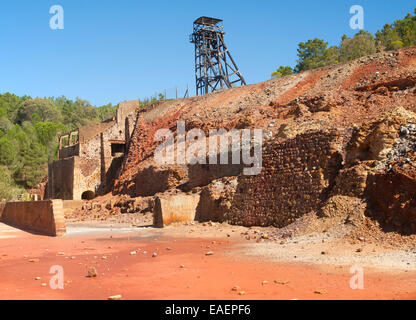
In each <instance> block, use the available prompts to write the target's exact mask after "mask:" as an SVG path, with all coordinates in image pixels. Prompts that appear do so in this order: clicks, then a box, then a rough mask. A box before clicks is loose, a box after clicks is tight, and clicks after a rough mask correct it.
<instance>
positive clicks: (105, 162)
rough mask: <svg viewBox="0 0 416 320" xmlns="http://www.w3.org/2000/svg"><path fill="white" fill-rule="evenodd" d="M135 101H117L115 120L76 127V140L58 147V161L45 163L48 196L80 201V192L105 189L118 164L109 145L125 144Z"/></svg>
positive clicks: (119, 159)
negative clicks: (47, 165)
mask: <svg viewBox="0 0 416 320" xmlns="http://www.w3.org/2000/svg"><path fill="white" fill-rule="evenodd" d="M137 106H138V101H130V102H128V103H121V104H120V106H119V109H118V110H117V117H116V120H114V119H110V120H107V121H104V122H102V123H98V124H94V125H91V126H85V127H81V128H79V129H78V134H79V143H78V144H76V145H74V146H69V147H65V148H62V149H60V150H59V158H60V159H59V160H57V161H54V162H53V163H51V164H50V165H49V174H48V176H49V181H51V183H49V184H48V189H49V190H48V197H49V198H50V199H64V200H72V199H74V200H80V199H81V198H82V195H83V193H84V192H92V193H93V194H94V195H97V194H103V193H106V192H109V191H110V189H111V186H112V184H113V182H114V179H115V177H116V175H117V172H118V169H119V168H120V165H121V158H120V154H112V150H111V144H112V142H113V141H115V142H117V143H121V144H122V143H127V142H128V140H129V139H130V135H131V133H132V131H133V128H134V122H135V113H136V108H137Z"/></svg>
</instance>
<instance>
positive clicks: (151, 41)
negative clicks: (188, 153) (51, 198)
mask: <svg viewBox="0 0 416 320" xmlns="http://www.w3.org/2000/svg"><path fill="white" fill-rule="evenodd" d="M354 4H359V5H361V6H363V7H364V10H365V29H366V30H368V31H370V32H373V33H374V32H375V31H376V30H377V29H380V28H381V27H382V26H383V25H384V23H386V22H393V21H394V20H396V19H400V18H403V17H404V16H405V15H406V14H407V13H409V12H411V13H413V11H414V8H415V7H416V2H415V1H414V0H396V1H392V0H355V1H347V0H345V1H344V0H314V1H310V0H292V1H280V0H271V1H268V0H267V1H266V0H257V1H253V0H250V1H247V0H238V1H234V0H222V1H218V0H204V1H202V0H201V1H198V0H192V1H174V0H170V1H161V0H153V1H151V0H146V1H142V0H135V1H133V0H119V1H110V0H52V1H46V0H1V1H0V43H1V47H0V92H1V93H4V92H7V91H9V92H12V93H15V94H17V95H25V94H27V95H31V96H34V97H35V96H39V97H49V96H55V97H56V96H61V95H65V96H66V97H68V98H71V99H74V98H75V97H77V96H78V97H81V98H83V99H87V100H89V101H90V102H91V103H92V104H94V105H102V104H106V103H108V102H111V103H113V104H116V103H118V102H120V101H123V100H130V99H137V98H139V97H146V96H151V95H154V94H155V92H162V91H163V90H164V89H168V93H169V96H171V97H173V95H174V88H175V86H176V85H177V86H179V89H180V94H182V95H183V91H184V89H185V88H186V86H187V84H189V87H190V90H191V92H190V93H191V95H193V94H194V91H195V90H194V81H195V80H194V51H193V46H192V44H190V43H189V38H188V36H189V34H190V33H191V32H192V22H193V21H194V20H195V19H196V18H198V17H199V16H203V15H205V16H212V17H218V18H221V19H223V20H224V28H225V31H226V36H225V40H226V43H227V45H228V47H229V49H230V51H231V53H232V55H233V57H234V58H235V60H236V62H237V64H238V66H239V67H240V70H241V71H242V73H243V75H244V77H245V78H246V81H247V82H248V83H256V82H260V81H263V80H267V79H269V78H270V74H271V72H272V71H274V70H275V69H276V68H277V67H278V66H279V65H291V66H294V65H295V63H296V49H297V45H298V43H299V42H300V41H306V40H308V39H311V38H314V37H318V38H322V39H325V40H326V41H328V42H329V43H330V44H331V45H333V44H338V42H339V40H340V38H341V36H342V35H343V34H347V35H349V36H352V35H353V34H354V33H355V32H356V30H351V29H350V27H349V19H350V17H351V15H350V14H349V8H350V7H351V6H352V5H354ZM52 5H61V6H62V7H63V8H64V19H65V20H64V21H65V28H64V30H51V29H50V28H49V20H50V18H51V17H52V15H51V14H50V13H49V8H50V7H51V6H52Z"/></svg>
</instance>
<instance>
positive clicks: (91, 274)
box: [88, 267, 98, 278]
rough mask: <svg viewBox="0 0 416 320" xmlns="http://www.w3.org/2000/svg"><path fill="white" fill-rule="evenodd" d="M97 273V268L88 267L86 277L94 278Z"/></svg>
mask: <svg viewBox="0 0 416 320" xmlns="http://www.w3.org/2000/svg"><path fill="white" fill-rule="evenodd" d="M97 275H98V273H97V269H95V268H94V267H91V268H89V269H88V278H95V277H97Z"/></svg>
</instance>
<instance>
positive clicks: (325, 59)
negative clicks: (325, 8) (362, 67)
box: [272, 9, 416, 78]
mask: <svg viewBox="0 0 416 320" xmlns="http://www.w3.org/2000/svg"><path fill="white" fill-rule="evenodd" d="M415 14H416V9H415ZM415 45H416V16H414V15H412V14H411V13H409V14H408V15H407V16H406V17H405V18H404V19H399V20H397V21H395V22H394V23H392V24H388V23H387V24H385V25H384V27H383V28H382V29H381V30H379V31H377V32H376V34H375V35H373V34H371V33H370V32H367V31H364V30H361V31H359V32H358V33H356V34H355V35H354V37H352V38H349V37H347V36H346V35H343V36H342V38H341V42H340V44H339V45H338V46H331V47H328V42H325V41H324V40H322V39H318V38H315V39H313V40H308V41H306V42H301V43H299V47H298V60H297V64H296V66H295V67H294V68H292V67H290V66H280V67H279V68H278V69H277V70H276V71H275V72H273V73H272V77H276V78H279V77H284V76H287V75H290V74H293V73H299V72H302V71H306V70H310V69H315V68H320V67H325V66H329V65H333V64H337V63H340V62H347V61H351V60H354V59H358V58H360V57H363V56H367V55H370V54H374V53H376V52H380V51H383V50H396V49H400V48H402V47H410V46H415Z"/></svg>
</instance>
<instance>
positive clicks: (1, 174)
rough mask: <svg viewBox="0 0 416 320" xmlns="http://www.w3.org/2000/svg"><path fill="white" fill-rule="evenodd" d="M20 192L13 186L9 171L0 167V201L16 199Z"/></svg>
mask: <svg viewBox="0 0 416 320" xmlns="http://www.w3.org/2000/svg"><path fill="white" fill-rule="evenodd" d="M22 191H23V190H21V189H19V188H17V187H16V185H15V184H14V181H13V179H12V176H11V173H10V171H9V169H8V168H7V167H6V166H1V165H0V201H1V200H7V201H9V200H13V199H16V196H17V195H18V194H19V193H22Z"/></svg>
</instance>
